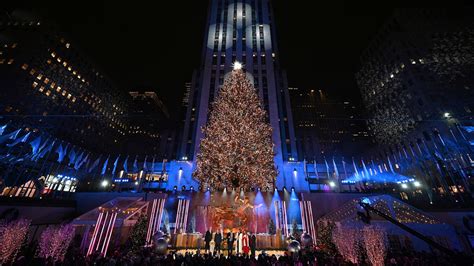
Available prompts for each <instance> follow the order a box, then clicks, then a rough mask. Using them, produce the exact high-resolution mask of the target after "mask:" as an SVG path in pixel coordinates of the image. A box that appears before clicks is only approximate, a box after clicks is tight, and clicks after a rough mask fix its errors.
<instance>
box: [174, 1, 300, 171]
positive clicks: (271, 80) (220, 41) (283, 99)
mask: <svg viewBox="0 0 474 266" xmlns="http://www.w3.org/2000/svg"><path fill="white" fill-rule="evenodd" d="M204 40H205V42H204V47H203V51H202V63H201V66H200V69H199V70H197V71H195V73H194V74H193V78H192V86H191V90H190V95H189V105H188V109H187V112H186V119H185V125H184V131H183V134H182V141H181V145H180V150H179V157H180V159H184V160H187V159H193V158H194V157H195V156H196V154H197V152H198V151H199V143H200V139H201V138H202V137H203V135H202V131H201V128H202V127H203V126H204V125H205V124H206V122H207V119H208V115H209V107H210V105H211V103H212V102H213V101H214V98H215V97H216V96H217V94H218V93H219V89H220V88H221V86H222V85H223V82H224V78H225V76H226V74H227V73H228V72H229V71H230V70H231V69H232V65H233V63H234V62H235V61H239V62H242V63H243V67H244V69H245V71H246V72H247V75H248V77H249V79H250V80H251V81H252V82H253V84H254V86H255V89H256V90H257V92H258V95H259V96H260V99H261V102H262V105H263V107H264V108H265V110H266V111H267V113H268V119H269V122H270V124H271V125H272V127H273V136H272V138H273V142H274V144H275V153H276V155H275V162H276V163H277V165H279V164H281V163H282V162H283V161H286V160H290V161H292V160H294V159H295V158H297V151H296V143H295V136H294V130H293V120H292V114H291V108H290V100H289V95H288V87H287V81H286V76H285V73H284V72H283V71H282V70H281V69H280V65H279V62H278V49H277V44H276V38H275V26H274V20H273V15H272V9H271V1H269V0H211V1H210V4H209V14H208V19H207V25H206V31H205V39H204Z"/></svg>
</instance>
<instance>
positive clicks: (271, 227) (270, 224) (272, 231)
mask: <svg viewBox="0 0 474 266" xmlns="http://www.w3.org/2000/svg"><path fill="white" fill-rule="evenodd" d="M268 233H269V234H271V235H274V234H276V228H275V222H273V219H269V221H268Z"/></svg>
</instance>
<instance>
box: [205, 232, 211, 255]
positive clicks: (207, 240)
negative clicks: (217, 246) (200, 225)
mask: <svg viewBox="0 0 474 266" xmlns="http://www.w3.org/2000/svg"><path fill="white" fill-rule="evenodd" d="M211 239H212V233H211V232H210V231H209V229H208V230H207V231H206V235H205V236H204V249H205V250H206V252H209V248H210V246H209V244H210V242H211Z"/></svg>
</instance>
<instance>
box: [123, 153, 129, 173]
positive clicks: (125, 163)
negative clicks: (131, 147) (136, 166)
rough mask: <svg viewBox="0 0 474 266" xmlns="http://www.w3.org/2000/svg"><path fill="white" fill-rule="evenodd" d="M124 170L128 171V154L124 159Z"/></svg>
mask: <svg viewBox="0 0 474 266" xmlns="http://www.w3.org/2000/svg"><path fill="white" fill-rule="evenodd" d="M123 171H124V172H125V173H128V155H127V157H126V158H125V161H123Z"/></svg>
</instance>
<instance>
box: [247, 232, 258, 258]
mask: <svg viewBox="0 0 474 266" xmlns="http://www.w3.org/2000/svg"><path fill="white" fill-rule="evenodd" d="M249 246H250V255H251V257H252V258H255V249H256V248H257V237H256V236H255V235H252V236H250V239H249Z"/></svg>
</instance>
